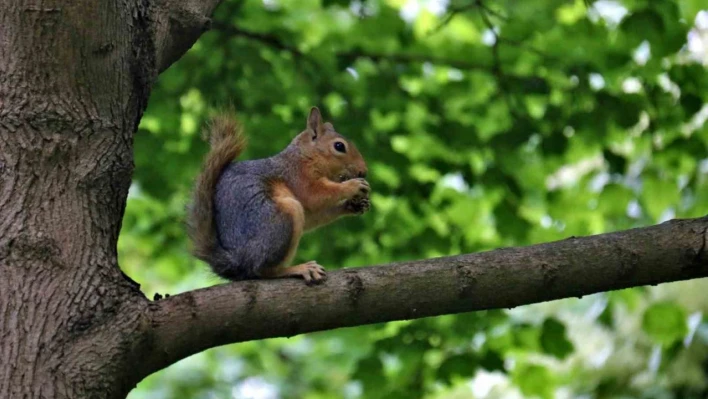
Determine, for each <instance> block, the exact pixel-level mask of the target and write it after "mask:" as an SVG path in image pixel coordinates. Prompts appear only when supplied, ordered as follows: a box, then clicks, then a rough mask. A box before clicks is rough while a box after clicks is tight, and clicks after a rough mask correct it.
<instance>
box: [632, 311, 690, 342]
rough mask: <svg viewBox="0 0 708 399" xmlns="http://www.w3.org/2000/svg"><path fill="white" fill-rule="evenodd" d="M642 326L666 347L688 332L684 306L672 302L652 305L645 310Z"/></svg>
mask: <svg viewBox="0 0 708 399" xmlns="http://www.w3.org/2000/svg"><path fill="white" fill-rule="evenodd" d="M642 328H643V329H644V332H646V333H647V335H649V337H650V338H651V339H652V340H654V341H655V342H656V343H658V344H660V345H662V346H663V347H665V348H667V347H669V346H671V345H672V344H673V343H675V342H677V341H679V340H681V339H683V338H684V337H685V336H686V333H688V325H687V324H686V314H685V312H684V310H683V308H681V307H680V306H679V305H677V304H675V303H672V302H659V303H655V304H653V305H651V306H650V307H649V308H648V309H647V310H646V311H645V312H644V316H643V318H642Z"/></svg>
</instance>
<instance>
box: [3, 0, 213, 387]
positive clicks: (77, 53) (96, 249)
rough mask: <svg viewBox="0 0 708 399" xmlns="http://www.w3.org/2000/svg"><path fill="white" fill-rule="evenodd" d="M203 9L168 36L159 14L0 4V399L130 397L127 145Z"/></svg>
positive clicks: (132, 329)
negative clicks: (122, 260)
mask: <svg viewBox="0 0 708 399" xmlns="http://www.w3.org/2000/svg"><path fill="white" fill-rule="evenodd" d="M163 3H165V4H163ZM198 3H201V2H198ZM204 3H208V5H207V4H203V5H202V4H198V5H197V6H194V7H193V8H194V10H190V9H186V8H187V6H191V4H189V3H188V2H184V4H180V5H179V6H176V7H175V9H176V10H177V11H178V12H179V13H180V15H179V17H186V18H187V19H188V20H189V21H188V22H195V21H196V22H198V23H200V24H201V25H194V24H192V25H189V24H180V23H176V24H173V25H174V26H173V25H171V23H172V22H174V21H177V22H181V21H179V18H172V16H171V15H168V14H167V13H165V12H163V11H164V8H163V7H164V6H166V5H168V4H166V2H159V1H158V2H152V3H151V2H147V1H139V0H136V1H125V2H104V1H91V0H83V1H70V2H67V1H58V0H43V1H19V0H0V176H2V179H1V180H0V397H1V398H30V397H32V398H39V397H43V398H54V397H124V396H125V394H126V393H127V392H128V390H129V389H130V388H131V387H132V386H134V384H135V378H134V377H131V375H130V370H131V369H130V368H127V367H125V365H126V364H127V363H126V362H127V361H128V359H127V356H131V355H132V354H133V353H134V350H133V349H134V346H135V345H139V344H140V342H142V341H144V339H143V340H141V339H140V337H142V335H140V334H139V332H140V331H144V330H145V328H144V323H141V322H140V319H141V317H142V315H141V312H139V311H136V310H139V309H143V308H145V304H146V303H147V301H146V299H145V298H144V296H143V295H142V294H141V293H140V291H139V290H138V289H137V287H136V286H135V285H134V283H132V282H131V281H129V280H128V279H126V278H125V277H123V275H122V273H121V272H120V269H119V268H118V265H117V261H116V242H117V238H118V232H119V230H120V225H121V219H122V216H123V210H124V208H125V201H126V196H127V192H128V187H129V185H130V179H131V173H132V169H133V154H132V150H133V149H132V136H133V133H134V131H135V130H136V127H137V124H138V121H139V119H140V116H141V114H142V112H143V110H144V108H145V105H146V102H147V99H148V95H149V92H150V86H151V84H152V82H153V81H154V79H155V77H156V76H157V71H158V69H164V68H166V67H167V66H168V65H169V63H170V62H172V61H174V60H176V59H177V58H178V57H179V56H180V55H181V54H182V53H183V52H184V51H186V50H187V49H188V48H189V47H190V46H191V44H192V43H193V42H194V40H195V39H196V37H198V35H199V34H200V33H201V32H202V31H203V28H204V25H205V23H206V21H207V19H206V17H205V15H208V14H209V13H211V10H212V9H213V7H214V6H215V4H216V1H205V2H204ZM185 10H186V11H185ZM190 13H191V14H190ZM194 13H197V14H199V13H201V14H199V15H197V17H194V16H195V15H194ZM183 28H184V29H183ZM170 34H174V37H176V38H177V39H179V43H178V45H176V46H173V45H172V44H173V43H172V42H174V40H172V39H171V37H172V36H169V35H170ZM156 43H158V44H160V45H161V47H160V48H159V49H156V45H155V44H156ZM129 310H130V311H129Z"/></svg>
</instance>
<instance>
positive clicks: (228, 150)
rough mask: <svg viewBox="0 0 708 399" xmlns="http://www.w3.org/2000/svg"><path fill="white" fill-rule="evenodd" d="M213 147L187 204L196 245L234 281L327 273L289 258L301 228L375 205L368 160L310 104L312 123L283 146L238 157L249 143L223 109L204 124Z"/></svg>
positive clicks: (316, 278)
mask: <svg viewBox="0 0 708 399" xmlns="http://www.w3.org/2000/svg"><path fill="white" fill-rule="evenodd" d="M204 136H205V139H206V140H208V142H209V144H210V147H211V149H210V150H209V152H208V153H207V155H206V157H205V160H204V164H203V166H202V171H201V173H200V174H199V176H198V177H197V179H196V182H195V188H194V193H193V196H194V197H193V200H192V203H191V205H190V207H189V208H188V217H187V227H188V234H189V236H190V238H191V240H192V242H193V248H192V253H193V254H194V256H195V257H197V258H199V259H201V260H203V261H205V262H206V263H208V264H209V265H210V266H211V268H212V270H213V271H214V273H216V274H217V275H219V276H221V277H223V278H225V279H228V280H232V281H239V280H253V279H271V278H280V277H300V278H303V279H304V281H305V282H306V283H307V284H312V283H319V282H321V281H323V280H324V279H325V278H326V272H325V269H324V267H322V266H321V265H319V264H318V263H317V262H316V261H310V262H306V263H302V264H299V265H296V266H290V263H291V261H292V259H293V257H294V256H295V253H296V251H297V248H298V245H299V243H300V238H301V236H302V235H303V233H305V232H308V231H311V230H314V229H315V228H317V227H321V226H323V225H326V224H328V223H330V222H333V221H334V220H336V219H338V218H339V217H342V216H347V215H360V214H363V213H365V212H366V211H368V210H369V208H370V202H369V197H368V195H369V191H370V186H369V183H368V182H367V181H366V173H367V166H366V162H365V161H364V158H363V157H362V155H361V154H360V153H359V150H358V149H357V147H356V146H355V145H354V144H353V143H352V142H351V141H349V140H347V139H346V138H345V137H344V136H342V135H341V134H339V133H337V131H335V129H334V126H333V125H332V124H331V123H329V122H326V123H323V121H322V116H321V114H320V111H319V109H318V108H317V107H312V108H311V110H310V113H309V116H308V118H307V127H306V129H305V130H304V131H302V132H301V133H299V134H298V135H297V136H296V137H295V138H294V139H293V140H292V141H291V142H290V144H289V145H288V146H287V147H286V148H285V149H284V150H282V151H281V152H280V153H278V154H276V155H274V156H271V157H269V158H264V159H255V160H247V161H239V162H233V161H234V159H235V158H237V157H238V156H239V155H240V154H241V153H242V152H243V150H244V149H245V148H246V139H245V137H244V134H243V131H242V128H241V125H240V124H239V123H238V122H237V121H236V119H235V118H234V117H233V116H229V115H226V114H222V115H218V116H216V117H214V118H213V119H212V120H211V123H210V124H209V127H208V128H207V129H205V131H204Z"/></svg>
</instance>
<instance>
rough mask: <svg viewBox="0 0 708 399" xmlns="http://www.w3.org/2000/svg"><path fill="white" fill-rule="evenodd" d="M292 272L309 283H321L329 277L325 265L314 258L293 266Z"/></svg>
mask: <svg viewBox="0 0 708 399" xmlns="http://www.w3.org/2000/svg"><path fill="white" fill-rule="evenodd" d="M291 273H292V274H293V275H298V276H300V277H302V278H303V279H304V280H305V283H306V284H308V285H310V284H319V283H321V282H322V281H324V280H325V279H326V278H327V272H326V271H325V269H324V267H322V266H321V265H320V264H318V263H317V261H314V260H311V261H309V262H307V263H303V264H300V265H297V266H292V267H291Z"/></svg>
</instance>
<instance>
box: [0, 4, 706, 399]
mask: <svg viewBox="0 0 708 399" xmlns="http://www.w3.org/2000/svg"><path fill="white" fill-rule="evenodd" d="M218 2H219V0H204V1H200V0H184V1H177V0H158V1H153V2H148V1H145V0H135V1H124V2H98V1H89V0H77V1H73V2H66V1H58V0H43V1H30V2H23V1H19V0H0V176H2V179H1V180H0V397H2V398H79V397H80V398H87V397H91V398H94V397H95V398H122V397H125V396H126V395H127V393H128V392H129V391H130V390H131V389H132V388H133V387H134V386H135V384H137V383H138V382H139V381H140V380H141V379H142V378H144V377H145V376H147V375H149V374H151V373H153V372H155V371H157V370H160V369H161V368H164V367H166V366H167V365H169V364H171V363H174V362H175V361H177V360H179V359H181V358H184V357H185V356H188V355H191V354H193V353H197V352H199V351H201V350H204V349H206V348H210V347H213V346H217V345H222V344H226V343H230V342H238V341H244V340H251V339H259V338H266V337H273V336H283V335H294V334H299V333H303V332H308V331H315V330H323V329H330V328H336V327H343V326H353V325H358V324H366V323H373V322H382V321H388V320H397V319H408V318H418V317H425V316H432V315H438V314H445V313H456V312H463V311H472V310H478V309H489V308H498V307H512V306H518V305H521V304H527V303H533V302H540V301H546V300H551V299H557V298H563V297H570V296H579V295H585V294H590V293H593V292H599V291H606V290H611V289H618V288H623V287H630V286H636V285H644V284H657V283H661V282H667V281H675V280H682V279H689V278H697V277H705V276H706V275H708V258H707V256H706V246H705V242H706V229H707V228H708V219H706V218H702V219H695V220H685V221H674V222H671V223H665V224H662V225H659V226H655V227H650V228H645V229H637V230H631V231H626V232H620V233H615V234H607V235H601V236H594V237H588V238H577V239H569V240H565V241H560V242H556V243H550V244H544V245H539V246H532V247H525V248H516V249H503V250H498V251H492V252H487V253H481V254H474V255H464V256H457V257H449V258H440V259H434V260H427V261H419V262H410V263H401V264H395V265H388V266H381V267H376V268H365V269H357V270H344V271H340V272H335V273H331V274H330V277H329V280H328V281H327V282H326V283H325V284H323V285H321V286H316V287H307V286H305V285H304V284H302V282H300V281H293V280H280V281H263V282H244V283H235V284H227V285H221V286H217V287H212V288H209V289H203V290H198V291H194V292H191V293H186V294H182V295H177V296H174V297H171V298H169V299H166V300H160V301H156V302H153V301H149V300H148V299H147V298H145V297H144V295H142V294H141V292H140V290H139V288H138V287H137V285H136V284H135V283H133V282H132V281H131V280H130V279H128V278H127V277H125V276H124V275H123V274H122V273H121V272H120V269H119V267H118V264H117V261H116V242H117V238H118V232H119V230H120V224H121V218H122V216H123V211H124V208H125V201H126V197H127V192H128V187H129V184H130V177H131V173H132V169H133V159H132V137H133V134H134V132H135V130H136V127H137V124H138V121H139V120H140V117H141V115H142V112H143V110H144V108H145V105H146V102H147V98H148V95H149V93H150V87H151V85H152V83H153V82H154V80H155V79H156V77H157V74H158V73H159V72H160V71H162V70H164V69H166V68H167V67H168V66H169V65H170V64H171V63H172V62H174V61H175V60H177V59H178V58H179V57H180V56H181V55H182V54H183V53H184V52H185V51H186V50H187V49H188V48H189V47H190V46H191V45H192V44H193V43H194V41H195V40H196V39H197V38H198V37H199V35H200V34H201V33H202V32H203V31H204V30H205V29H206V28H207V25H208V23H209V19H208V17H209V16H210V15H211V13H212V11H213V9H214V7H216V5H217V3H218ZM579 276H582V278H578V277H579Z"/></svg>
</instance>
